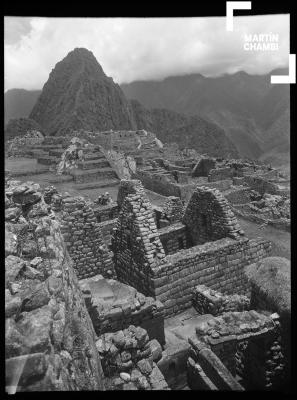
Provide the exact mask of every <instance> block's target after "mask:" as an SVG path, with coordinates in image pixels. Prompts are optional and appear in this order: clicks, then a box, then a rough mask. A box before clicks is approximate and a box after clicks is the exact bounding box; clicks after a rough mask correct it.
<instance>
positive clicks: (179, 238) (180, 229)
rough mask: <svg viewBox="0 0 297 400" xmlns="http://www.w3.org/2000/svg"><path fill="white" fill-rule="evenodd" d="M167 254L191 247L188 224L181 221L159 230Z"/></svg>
mask: <svg viewBox="0 0 297 400" xmlns="http://www.w3.org/2000/svg"><path fill="white" fill-rule="evenodd" d="M158 233H159V237H160V240H161V243H162V245H163V249H164V251H165V254H166V255H167V254H174V253H176V252H177V251H179V250H181V249H186V248H188V247H189V243H188V238H187V230H186V226H185V225H184V224H182V223H181V222H179V223H176V224H172V225H169V226H167V227H164V228H161V229H159V230H158Z"/></svg>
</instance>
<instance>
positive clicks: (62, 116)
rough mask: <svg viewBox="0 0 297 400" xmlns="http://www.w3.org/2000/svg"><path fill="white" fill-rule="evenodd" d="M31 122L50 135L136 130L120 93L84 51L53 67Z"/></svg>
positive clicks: (85, 50)
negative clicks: (73, 132) (74, 130)
mask: <svg viewBox="0 0 297 400" xmlns="http://www.w3.org/2000/svg"><path fill="white" fill-rule="evenodd" d="M30 118H32V119H34V120H35V121H37V122H38V123H39V124H40V125H41V126H42V127H43V128H44V130H45V132H47V133H49V134H53V135H55V134H56V133H58V132H59V134H64V133H66V132H68V131H71V130H73V129H81V128H84V129H88V130H109V129H131V128H133V127H135V124H134V121H133V118H132V116H131V114H130V110H129V104H128V101H127V99H126V98H125V96H124V94H123V92H122V90H121V89H120V87H119V86H118V85H117V84H115V83H114V82H113V80H112V79H109V78H108V77H107V76H106V75H105V73H104V71H103V69H102V67H101V65H100V64H99V63H98V61H97V60H96V57H95V56H94V54H93V53H92V52H91V51H89V50H87V49H85V48H75V49H74V50H72V51H70V52H69V53H68V54H67V55H66V57H64V58H63V60H61V61H59V62H58V63H57V64H56V65H55V68H54V69H53V70H52V71H51V73H50V75H49V79H48V81H47V82H46V83H45V85H44V87H43V89H42V93H41V95H40V97H39V99H38V100H37V103H36V104H35V106H34V108H33V110H32V112H31V114H30Z"/></svg>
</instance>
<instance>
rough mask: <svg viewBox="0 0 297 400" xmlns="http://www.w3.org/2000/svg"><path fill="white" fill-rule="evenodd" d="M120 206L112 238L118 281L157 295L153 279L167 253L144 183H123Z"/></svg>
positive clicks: (123, 181)
mask: <svg viewBox="0 0 297 400" xmlns="http://www.w3.org/2000/svg"><path fill="white" fill-rule="evenodd" d="M118 204H119V207H120V212H119V217H118V219H117V222H116V226H115V228H114V231H113V236H112V250H113V252H114V266H115V270H116V274H117V278H118V279H119V280H120V281H122V282H124V283H128V284H129V285H132V286H134V287H135V288H136V289H137V290H138V291H140V292H141V293H143V294H145V295H150V296H153V295H154V283H153V276H154V275H155V272H156V271H157V270H158V267H159V266H160V265H162V264H163V263H164V258H165V252H164V249H163V246H162V243H161V241H160V238H159V234H158V230H157V227H156V224H155V220H154V216H153V209H152V206H151V203H150V201H149V200H148V198H147V196H146V194H145V192H144V189H143V186H142V184H141V182H140V181H138V180H131V181H125V180H122V181H121V185H120V189H119V193H118Z"/></svg>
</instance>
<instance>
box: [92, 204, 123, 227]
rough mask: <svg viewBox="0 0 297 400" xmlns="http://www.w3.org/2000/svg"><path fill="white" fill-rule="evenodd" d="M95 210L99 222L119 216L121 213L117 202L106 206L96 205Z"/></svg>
mask: <svg viewBox="0 0 297 400" xmlns="http://www.w3.org/2000/svg"><path fill="white" fill-rule="evenodd" d="M93 210H94V214H95V217H96V219H97V222H103V221H107V220H110V219H114V218H117V216H118V213H119V208H118V205H117V203H112V204H107V205H106V206H94V207H93Z"/></svg>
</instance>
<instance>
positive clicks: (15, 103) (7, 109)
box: [4, 89, 41, 123]
mask: <svg viewBox="0 0 297 400" xmlns="http://www.w3.org/2000/svg"><path fill="white" fill-rule="evenodd" d="M40 94H41V90H25V89H10V90H7V92H5V94H4V121H5V123H7V122H8V121H9V120H10V119H16V118H26V117H28V116H29V114H30V113H31V111H32V108H33V107H34V105H35V103H36V101H37V99H38V97H39V96H40Z"/></svg>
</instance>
